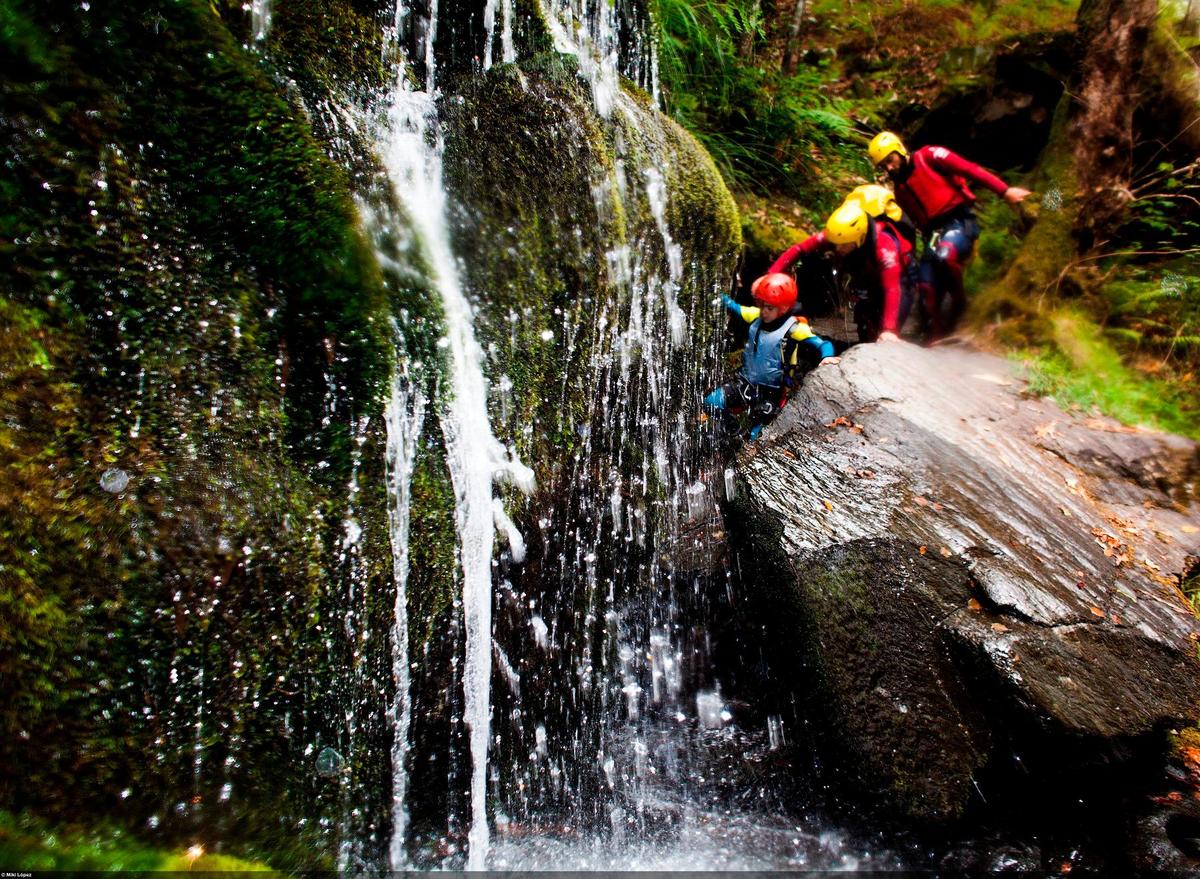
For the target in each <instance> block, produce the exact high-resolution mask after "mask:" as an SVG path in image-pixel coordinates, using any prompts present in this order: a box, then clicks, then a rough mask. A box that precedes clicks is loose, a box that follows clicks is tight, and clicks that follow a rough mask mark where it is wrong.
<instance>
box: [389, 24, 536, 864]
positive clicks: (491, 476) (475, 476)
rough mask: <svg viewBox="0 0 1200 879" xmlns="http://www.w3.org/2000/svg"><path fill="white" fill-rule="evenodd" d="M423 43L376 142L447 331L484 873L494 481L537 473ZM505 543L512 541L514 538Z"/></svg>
mask: <svg viewBox="0 0 1200 879" xmlns="http://www.w3.org/2000/svg"><path fill="white" fill-rule="evenodd" d="M408 14H409V10H408V9H407V8H406V7H405V6H404V5H403V3H400V4H398V5H397V9H396V17H395V21H396V33H397V34H399V33H400V31H401V27H402V25H403V23H404V20H405V17H406V16H407V15H408ZM434 21H436V7H435V8H434V10H433V15H432V20H431V23H430V24H431V26H430V27H429V28H427V29H426V31H425V32H426V34H427V35H428V36H427V39H429V41H430V42H432V35H433V33H434V27H433V26H432V25H433V22H434ZM422 48H423V52H422V54H423V56H424V59H425V61H426V65H425V66H426V70H425V74H426V75H425V89H424V90H419V89H416V88H414V87H413V86H411V85H410V83H409V80H408V77H407V76H406V70H405V69H403V67H404V65H403V64H402V69H401V70H399V71H398V72H397V75H396V80H395V83H396V84H395V87H394V88H393V90H392V92H391V94H390V95H389V96H388V103H389V107H388V112H387V119H386V125H385V127H384V130H383V132H381V134H380V144H379V146H380V155H381V157H382V158H383V162H384V166H385V168H386V170H387V174H388V178H389V180H390V181H391V183H392V186H393V190H394V192H395V194H396V196H397V197H398V198H399V200H400V201H401V203H402V204H403V205H404V207H405V209H406V211H407V213H408V216H409V219H410V220H411V221H412V223H413V225H414V227H415V228H416V230H417V232H418V235H419V237H420V240H421V242H422V245H423V247H424V251H425V257H426V259H427V260H428V263H429V267H430V270H431V274H432V280H433V281H434V283H435V284H436V286H437V290H438V292H439V294H440V296H441V300H442V309H443V314H444V318H445V335H444V336H443V337H442V338H441V339H440V340H439V341H438V346H439V348H441V349H442V350H444V351H445V352H446V359H447V367H448V368H447V375H446V377H445V378H446V381H447V383H448V387H444V388H443V390H442V397H443V399H444V400H445V404H444V409H443V411H442V418H441V422H442V427H443V433H444V436H445V440H446V449H447V465H448V467H449V470H450V476H451V481H452V483H453V485H454V492H455V519H456V527H457V531H458V539H459V547H458V556H459V564H460V567H461V573H462V601H463V617H464V621H465V625H466V656H465V662H464V665H463V695H464V717H463V720H464V722H465V724H466V726H467V729H468V731H469V741H470V752H471V761H472V775H471V784H470V794H471V813H472V818H471V829H470V832H469V835H468V861H467V869H470V870H478V869H483V867H484V863H485V858H486V856H487V847H488V824H487V808H486V801H485V796H486V780H487V759H488V757H487V755H488V740H489V734H490V719H491V718H490V712H491V699H490V684H491V673H492V665H491V656H492V647H491V642H492V634H491V620H492V552H493V547H494V543H495V531H496V519H497V518H499V516H498V515H497V508H496V505H495V503H494V499H493V493H492V492H493V484H494V482H495V480H497V479H500V480H504V481H507V482H510V483H511V484H513V485H515V486H517V487H518V488H520V489H521V490H522V491H526V492H528V491H530V490H532V488H533V472H532V471H531V470H530V469H529V468H528V467H526V466H525V465H524V464H522V463H521V462H520V461H519V460H518V459H517V458H516V457H515V455H514V454H512V453H511V452H510V451H509V450H508V449H506V448H505V447H504V445H503V444H502V443H501V442H500V441H499V440H497V439H496V437H495V435H494V434H493V432H492V427H491V423H490V421H489V419H488V410H487V390H488V387H487V380H486V379H485V377H484V374H483V352H482V350H481V349H480V346H479V343H478V341H477V340H476V338H475V333H474V326H473V320H474V314H473V308H472V306H471V303H470V302H469V301H468V299H467V296H466V292H465V290H464V289H463V281H462V278H461V276H460V273H459V269H458V264H457V262H456V260H455V257H454V254H453V252H452V251H451V247H450V230H449V225H448V222H447V214H446V210H447V205H446V193H445V189H444V187H443V184H442V151H443V145H442V137H441V132H440V130H439V128H438V118H437V106H436V100H437V94H436V92H435V91H434V90H433V88H434V86H433V84H434V81H435V80H434V73H435V70H434V64H433V54H432V46H431V45H430V44H429V43H426V44H425V45H424V46H423V47H422ZM500 509H501V512H502V507H501V508H500ZM506 531H507V529H506ZM513 532H514V533H515V529H513ZM509 540H510V542H513V543H514V545H515V543H516V539H515V538H514V537H511V536H510V537H509ZM397 848H400V849H402V848H403V840H399V841H396V840H393V843H392V851H393V853H395V851H396V849H397Z"/></svg>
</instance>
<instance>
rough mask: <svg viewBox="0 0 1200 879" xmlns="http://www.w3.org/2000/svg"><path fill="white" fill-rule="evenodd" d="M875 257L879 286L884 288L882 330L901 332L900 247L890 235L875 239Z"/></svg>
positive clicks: (879, 236)
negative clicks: (899, 325) (877, 266)
mask: <svg viewBox="0 0 1200 879" xmlns="http://www.w3.org/2000/svg"><path fill="white" fill-rule="evenodd" d="M875 258H876V262H877V264H878V265H879V286H880V287H881V288H882V289H883V315H882V321H881V326H880V330H881V331H882V332H885V333H899V332H900V327H898V326H897V324H898V323H900V272H901V268H902V263H901V258H900V248H899V247H897V245H896V242H895V240H894V239H893V238H892V237H891V236H890V235H878V236H876V239H875Z"/></svg>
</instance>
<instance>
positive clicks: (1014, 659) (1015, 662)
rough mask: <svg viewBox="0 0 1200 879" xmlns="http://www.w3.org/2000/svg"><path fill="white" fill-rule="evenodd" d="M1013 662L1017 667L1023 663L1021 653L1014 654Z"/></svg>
mask: <svg viewBox="0 0 1200 879" xmlns="http://www.w3.org/2000/svg"><path fill="white" fill-rule="evenodd" d="M1012 661H1013V665H1016V664H1017V663H1018V662H1020V661H1021V654H1020V653H1014V654H1013V658H1012Z"/></svg>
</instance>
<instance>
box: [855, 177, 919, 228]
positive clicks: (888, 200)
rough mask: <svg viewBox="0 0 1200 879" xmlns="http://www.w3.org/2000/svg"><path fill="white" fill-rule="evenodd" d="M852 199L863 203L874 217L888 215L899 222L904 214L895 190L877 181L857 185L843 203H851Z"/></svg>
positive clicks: (890, 218) (864, 207)
mask: <svg viewBox="0 0 1200 879" xmlns="http://www.w3.org/2000/svg"><path fill="white" fill-rule="evenodd" d="M852 201H856V202H858V203H859V204H860V205H862V209H863V210H864V211H866V212H867V213H868V214H869V215H870V216H872V217H885V216H886V217H887V218H888V219H889V220H896V221H897V222H898V221H899V220H900V219H901V218H902V217H903V216H904V211H903V210H901V209H900V205H898V204H896V196H895V195H894V194H893V192H892V191H891V190H890V189H888V188H887V187H886V186H880V185H878V184H876V183H867V184H864V185H863V186H858V187H856V188H855V189H854V190H853V191H851V193H850V194H849V195H847V196H846V200H845V201H844V202H843V204H849V203H850V202H852Z"/></svg>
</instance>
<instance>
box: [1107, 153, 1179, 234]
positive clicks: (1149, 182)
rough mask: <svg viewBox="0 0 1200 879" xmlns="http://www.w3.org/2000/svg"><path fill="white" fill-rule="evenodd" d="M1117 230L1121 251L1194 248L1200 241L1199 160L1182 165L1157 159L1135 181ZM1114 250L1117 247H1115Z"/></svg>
mask: <svg viewBox="0 0 1200 879" xmlns="http://www.w3.org/2000/svg"><path fill="white" fill-rule="evenodd" d="M1134 189H1135V194H1136V195H1137V197H1136V198H1135V199H1134V200H1133V201H1132V202H1131V203H1130V205H1129V211H1128V214H1127V218H1126V221H1125V224H1124V227H1123V228H1122V229H1121V230H1120V231H1119V232H1118V234H1117V240H1118V241H1120V242H1121V244H1120V248H1119V249H1121V250H1133V251H1163V250H1173V249H1189V248H1194V247H1196V245H1197V242H1200V161H1196V162H1192V163H1190V164H1187V165H1183V166H1181V167H1175V166H1173V165H1172V164H1171V163H1169V162H1160V163H1159V164H1158V165H1157V167H1156V168H1155V169H1154V171H1152V172H1150V173H1148V174H1146V175H1144V176H1143V177H1142V178H1141V179H1139V180H1137V181H1135V182H1134ZM1114 249H1117V248H1114Z"/></svg>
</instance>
